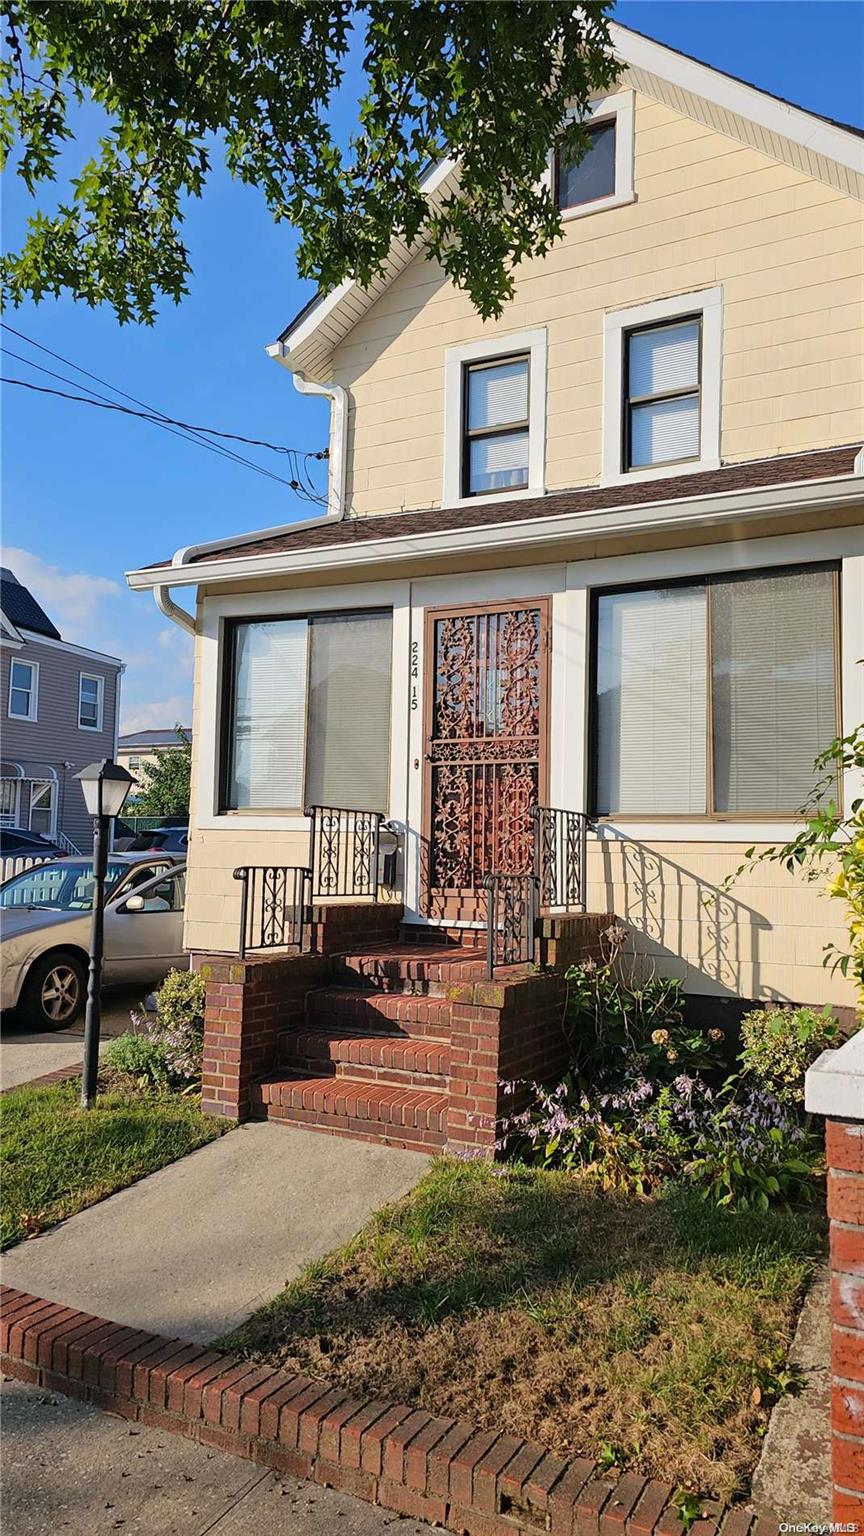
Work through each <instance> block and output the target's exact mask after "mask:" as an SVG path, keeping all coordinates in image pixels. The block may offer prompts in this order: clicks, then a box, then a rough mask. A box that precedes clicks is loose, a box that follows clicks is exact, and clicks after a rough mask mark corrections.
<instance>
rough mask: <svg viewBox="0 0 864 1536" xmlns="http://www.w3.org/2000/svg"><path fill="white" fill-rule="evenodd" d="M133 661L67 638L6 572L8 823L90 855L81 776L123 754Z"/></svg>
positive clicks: (1, 735) (3, 711)
mask: <svg viewBox="0 0 864 1536" xmlns="http://www.w3.org/2000/svg"><path fill="white" fill-rule="evenodd" d="M122 673H123V663H122V662H121V661H119V660H118V659H117V657H116V656H105V655H103V653H102V652H101V651H90V650H87V649H86V648H85V647H84V646H81V645H73V644H72V643H71V642H70V641H68V640H64V639H62V637H61V635H60V632H59V630H58V629H57V628H56V626H55V625H54V624H52V622H51V620H50V619H49V618H48V615H47V614H46V613H45V612H44V610H43V609H42V608H40V606H39V604H38V603H37V602H36V599H35V598H34V597H33V594H32V593H31V592H29V591H28V589H27V588H26V587H25V586H22V584H21V583H20V582H19V581H18V579H17V578H16V576H15V575H14V573H13V572H12V571H10V570H6V569H3V570H0V825H2V826H7V827H13V826H14V827H25V828H30V830H31V831H33V832H42V833H45V834H46V835H47V836H49V837H52V838H54V839H55V840H56V841H58V842H60V843H61V844H62V845H63V846H64V847H66V848H67V849H68V851H71V852H89V850H90V848H91V845H92V836H93V834H92V823H91V821H90V818H89V816H88V815H87V811H86V808H85V805H84V797H83V795H82V793H81V786H80V784H79V783H78V781H77V779H76V777H75V775H76V774H77V773H78V772H80V770H81V769H82V768H84V767H86V765H87V764H88V763H92V762H94V761H96V760H98V759H99V758H103V757H114V756H115V755H116V749H117V732H118V719H119V705H120V678H121V676H122Z"/></svg>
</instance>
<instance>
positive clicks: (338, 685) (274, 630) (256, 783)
mask: <svg viewBox="0 0 864 1536" xmlns="http://www.w3.org/2000/svg"><path fill="white" fill-rule="evenodd" d="M228 642H229V643H228V646H227V649H226V688H225V729H224V732H223V775H222V779H223V794H222V801H223V806H222V808H223V810H229V811H244V810H257V811H289V812H290V811H293V812H297V811H303V810H304V809H305V808H306V806H308V805H329V806H342V807H345V808H346V809H349V810H358V811H384V810H386V809H387V802H388V790H389V773H390V692H391V665H392V615H391V613H390V612H389V611H387V612H382V611H371V610H365V611H362V612H357V613H337V614H312V615H306V616H304V617H302V618H272V619H260V620H252V621H249V622H245V621H244V622H236V623H233V624H232V625H231V628H230V630H229V633H228Z"/></svg>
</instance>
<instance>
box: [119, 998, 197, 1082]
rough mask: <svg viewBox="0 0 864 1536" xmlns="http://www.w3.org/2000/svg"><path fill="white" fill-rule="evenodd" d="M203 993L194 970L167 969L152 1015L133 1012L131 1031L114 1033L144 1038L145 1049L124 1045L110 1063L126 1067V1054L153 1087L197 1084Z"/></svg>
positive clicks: (126, 1038)
mask: <svg viewBox="0 0 864 1536" xmlns="http://www.w3.org/2000/svg"><path fill="white" fill-rule="evenodd" d="M204 997H205V984H204V980H203V978H202V977H201V976H200V975H199V974H198V972H197V971H169V972H168V975H167V976H166V977H165V980H164V981H163V983H162V985H161V987H160V988H159V991H158V992H157V994H156V1014H155V1017H151V1016H149V1015H146V1014H140V1013H133V1014H132V1015H131V1017H132V1023H133V1025H134V1026H135V1033H134V1034H131V1035H120V1036H119V1037H118V1038H119V1040H121V1041H124V1042H129V1041H135V1040H136V1039H137V1040H139V1041H146V1042H147V1044H148V1047H149V1049H145V1048H144V1047H143V1045H139V1046H137V1047H136V1046H134V1045H127V1046H125V1047H124V1048H123V1049H122V1050H121V1052H120V1057H119V1058H118V1059H117V1060H116V1061H113V1063H112V1064H113V1065H115V1066H118V1067H121V1068H122V1069H123V1070H126V1067H125V1061H126V1057H127V1056H128V1059H129V1060H130V1061H131V1060H133V1059H134V1060H135V1061H136V1063H139V1062H140V1066H141V1072H142V1074H143V1075H145V1076H147V1077H149V1078H150V1080H151V1081H152V1083H153V1085H154V1086H155V1087H162V1086H165V1085H166V1084H169V1085H170V1086H177V1087H184V1088H187V1089H193V1088H195V1087H197V1085H198V1083H199V1082H200V1080H201V1062H202V1057H203V1054H204ZM124 1051H125V1054H124Z"/></svg>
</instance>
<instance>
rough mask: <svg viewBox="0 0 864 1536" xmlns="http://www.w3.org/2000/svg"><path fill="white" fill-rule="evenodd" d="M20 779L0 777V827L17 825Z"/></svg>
mask: <svg viewBox="0 0 864 1536" xmlns="http://www.w3.org/2000/svg"><path fill="white" fill-rule="evenodd" d="M20 794H21V780H20V779H0V827H17V825H18V804H19V796H20Z"/></svg>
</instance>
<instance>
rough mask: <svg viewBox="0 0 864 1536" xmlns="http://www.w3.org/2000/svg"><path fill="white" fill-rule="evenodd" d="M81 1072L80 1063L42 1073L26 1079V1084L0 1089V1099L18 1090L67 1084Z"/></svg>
mask: <svg viewBox="0 0 864 1536" xmlns="http://www.w3.org/2000/svg"><path fill="white" fill-rule="evenodd" d="M82 1070H83V1069H82V1065H81V1062H80V1061H79V1062H77V1063H73V1065H72V1066H71V1067H57V1069H56V1070H55V1071H54V1072H43V1074H42V1076H41V1077H28V1078H27V1080H26V1082H23V1083H12V1084H10V1086H9V1087H8V1088H0V1098H2V1097H3V1095H4V1094H6V1093H16V1092H17V1091H18V1089H19V1088H50V1087H51V1086H52V1085H53V1084H54V1083H68V1082H70V1081H71V1079H72V1078H73V1077H80V1076H81V1072H82Z"/></svg>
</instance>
